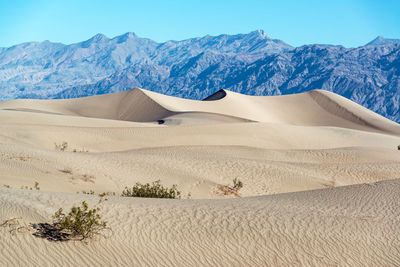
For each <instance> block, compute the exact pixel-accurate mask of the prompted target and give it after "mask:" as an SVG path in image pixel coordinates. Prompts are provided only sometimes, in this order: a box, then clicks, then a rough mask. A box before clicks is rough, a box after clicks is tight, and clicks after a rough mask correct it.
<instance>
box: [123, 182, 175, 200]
mask: <svg viewBox="0 0 400 267" xmlns="http://www.w3.org/2000/svg"><path fill="white" fill-rule="evenodd" d="M121 196H122V197H148V198H181V192H180V191H178V189H177V185H173V186H172V187H171V188H167V187H164V186H162V185H161V184H160V180H158V181H155V182H153V183H152V184H149V183H146V184H141V183H136V185H134V186H133V187H132V188H128V187H125V190H124V191H122V194H121Z"/></svg>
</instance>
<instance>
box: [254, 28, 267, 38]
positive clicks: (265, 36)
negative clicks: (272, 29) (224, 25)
mask: <svg viewBox="0 0 400 267" xmlns="http://www.w3.org/2000/svg"><path fill="white" fill-rule="evenodd" d="M250 35H254V36H258V37H261V38H263V39H267V38H268V36H267V34H266V33H265V32H264V30H261V29H258V30H255V31H252V32H250Z"/></svg>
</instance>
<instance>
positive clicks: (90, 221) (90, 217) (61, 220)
mask: <svg viewBox="0 0 400 267" xmlns="http://www.w3.org/2000/svg"><path fill="white" fill-rule="evenodd" d="M99 211H100V208H94V209H89V206H88V204H87V203H86V202H85V201H83V202H82V205H81V206H78V207H75V206H73V207H72V208H71V211H70V212H69V213H68V215H66V214H64V213H63V210H62V209H61V208H60V209H59V210H58V211H57V212H56V213H55V214H54V216H53V219H54V224H53V225H54V226H55V227H56V228H57V229H58V230H60V231H62V232H64V233H66V234H68V236H69V237H72V238H79V239H81V240H83V239H86V238H90V237H92V236H93V235H96V234H98V233H99V232H100V231H101V230H103V229H105V228H106V226H107V222H106V221H102V220H101V216H100V214H99Z"/></svg>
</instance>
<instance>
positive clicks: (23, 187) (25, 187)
mask: <svg viewBox="0 0 400 267" xmlns="http://www.w3.org/2000/svg"><path fill="white" fill-rule="evenodd" d="M21 189H26V190H28V189H29V190H33V189H35V190H40V187H39V183H38V182H36V181H35V184H34V185H33V187H29V186H27V185H21Z"/></svg>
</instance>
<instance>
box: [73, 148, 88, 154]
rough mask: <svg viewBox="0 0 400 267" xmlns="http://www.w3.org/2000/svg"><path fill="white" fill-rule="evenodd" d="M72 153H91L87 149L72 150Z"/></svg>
mask: <svg viewBox="0 0 400 267" xmlns="http://www.w3.org/2000/svg"><path fill="white" fill-rule="evenodd" d="M72 152H74V153H82V152H85V153H87V152H89V150H87V149H85V148H82V149H76V148H74V149H73V150H72Z"/></svg>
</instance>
